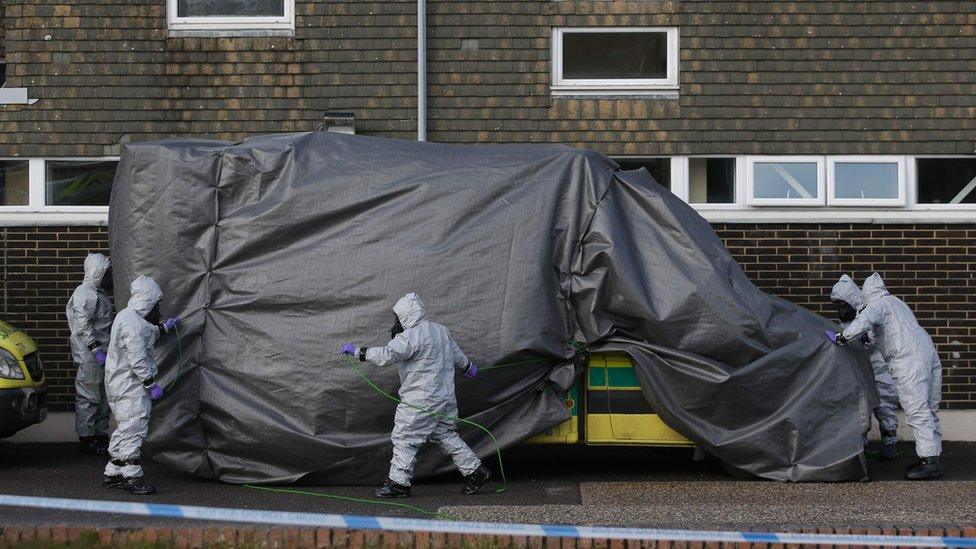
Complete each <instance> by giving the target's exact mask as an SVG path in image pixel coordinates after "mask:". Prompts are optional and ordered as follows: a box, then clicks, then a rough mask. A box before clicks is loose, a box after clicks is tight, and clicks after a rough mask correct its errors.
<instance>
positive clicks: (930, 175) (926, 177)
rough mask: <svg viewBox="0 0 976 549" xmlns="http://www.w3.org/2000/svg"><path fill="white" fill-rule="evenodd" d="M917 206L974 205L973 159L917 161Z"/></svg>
mask: <svg viewBox="0 0 976 549" xmlns="http://www.w3.org/2000/svg"><path fill="white" fill-rule="evenodd" d="M915 168H916V170H915V171H916V174H917V179H918V203H919V204H976V158H919V159H917V160H916V164H915Z"/></svg>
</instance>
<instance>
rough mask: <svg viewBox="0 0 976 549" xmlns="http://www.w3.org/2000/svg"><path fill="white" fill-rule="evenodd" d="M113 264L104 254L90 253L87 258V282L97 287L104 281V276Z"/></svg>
mask: <svg viewBox="0 0 976 549" xmlns="http://www.w3.org/2000/svg"><path fill="white" fill-rule="evenodd" d="M111 265H112V262H111V261H109V259H108V258H107V257H105V256H104V255H102V254H88V257H86V258H85V281H84V282H85V284H91V285H92V286H95V287H96V288H97V287H98V286H99V285H100V284H101V283H102V277H103V276H105V272H106V271H108V268H109V267H110V266H111Z"/></svg>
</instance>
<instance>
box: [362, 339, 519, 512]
mask: <svg viewBox="0 0 976 549" xmlns="http://www.w3.org/2000/svg"><path fill="white" fill-rule="evenodd" d="M346 362H348V363H349V365H350V366H352V367H353V369H354V370H356V373H357V374H359V377H361V378H363V381H365V382H366V383H368V384H369V386H370V387H372V388H373V389H374V390H375V391H376V392H377V393H379V394H381V395H383V396H385V397H386V398H388V399H390V400H392V401H393V402H396V403H397V404H403V405H404V406H409V407H410V408H413V409H414V410H417V411H420V412H424V413H428V414H431V415H434V416H437V417H440V418H443V419H450V420H454V421H460V422H461V423H464V424H466V425H471V426H474V427H477V428H478V429H481V430H482V431H484V432H485V433H487V434H488V436H489V437H491V440H492V442H494V443H495V454H496V455H497V456H498V473H499V474H500V475H501V477H502V487H501V488H499V489H498V490H495V492H496V493H499V494H500V493H502V492H504V491H505V490H506V489H508V479H507V478H506V477H505V465H504V464H503V463H502V447H501V445H500V444H499V443H498V439H496V438H495V435H493V434H491V431H489V430H488V428H487V427H484V426H483V425H481V424H480V423H477V422H475V421H471V420H468V419H464V418H460V417H455V416H451V415H448V414H443V413H441V412H437V411H434V410H429V409H427V408H424V407H422V406H417V405H416V404H411V403H409V402H403V401H402V400H400V399H399V398H397V397H395V396H393V395H391V394H390V393H387V392H386V391H384V390H383V389H381V388H380V387H379V386H378V385H376V384H375V383H373V380H371V379H369V377H367V376H366V374H365V373H364V372H363V371H362V370H361V369H360V368H359V366H357V365H356V361H354V360H353V359H352V357H351V356H349V355H346Z"/></svg>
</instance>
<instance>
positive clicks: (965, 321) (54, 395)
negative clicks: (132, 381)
mask: <svg viewBox="0 0 976 549" xmlns="http://www.w3.org/2000/svg"><path fill="white" fill-rule="evenodd" d="M715 229H716V231H717V232H718V234H719V236H720V237H722V239H723V240H724V241H725V242H726V245H727V246H728V248H729V250H730V251H731V252H732V254H733V255H734V256H735V258H736V259H737V260H738V261H739V263H740V264H741V265H742V266H743V268H744V269H745V271H746V273H747V274H748V275H749V277H750V279H752V280H753V281H754V282H755V283H756V284H757V285H758V286H759V287H760V288H762V289H763V290H765V291H767V292H769V293H772V294H775V295H779V296H782V297H784V298H786V299H789V300H790V301H793V302H795V303H799V304H801V305H804V306H806V307H808V308H810V309H812V310H814V311H817V312H820V313H822V314H826V315H828V316H830V317H832V316H833V310H832V307H831V306H830V299H829V291H830V287H831V286H832V285H833V283H834V282H836V280H837V277H839V276H840V274H841V273H844V272H847V273H850V274H852V275H853V276H854V278H855V279H856V280H857V281H858V282H861V281H862V280H863V279H864V278H865V277H866V276H867V275H869V274H870V273H871V272H873V271H875V270H877V271H879V272H881V273H882V275H883V276H884V277H885V280H886V282H887V284H888V287H889V288H890V289H891V291H892V292H893V293H894V294H896V295H898V296H899V297H901V298H903V299H904V300H905V301H906V302H907V303H908V304H909V306H911V307H912V309H913V310H914V311H915V312H916V314H917V315H918V317H919V320H920V321H921V322H922V324H923V325H924V326H925V328H926V329H927V330H928V331H929V333H930V334H931V335H932V338H933V340H934V341H935V343H936V345H937V346H938V349H939V354H940V356H941V357H942V361H943V362H942V363H943V366H944V368H945V370H944V378H943V383H944V386H943V407H944V408H948V409H976V260H974V259H973V258H974V257H976V224H974V225H958V226H947V225H884V226H878V225H828V224H824V225H816V224H793V225H757V224H717V225H716V226H715ZM0 235H2V240H0V242H2V246H3V249H2V250H0V254H2V255H0V257H2V260H3V263H0V265H2V266H3V267H4V268H5V275H4V277H3V287H2V289H0V290H2V292H3V294H2V298H0V305H2V309H0V318H3V319H4V320H7V321H9V322H12V323H13V324H14V325H16V326H18V327H21V328H23V329H24V330H26V331H27V332H28V333H29V334H30V335H31V336H32V337H34V338H35V340H36V341H37V343H38V345H39V346H40V348H41V352H42V353H43V354H42V358H43V360H44V364H45V367H46V370H47V375H48V385H49V386H50V387H51V397H50V402H51V403H52V408H53V409H55V410H67V409H70V407H71V404H72V402H73V398H74V397H73V387H74V386H73V376H74V372H73V365H72V363H71V356H70V353H69V351H68V346H67V339H68V331H67V325H66V322H65V319H64V305H65V302H66V301H67V299H68V296H70V295H71V292H72V290H73V289H74V287H75V286H76V285H77V284H79V283H80V282H81V278H82V275H83V268H82V262H83V260H84V257H85V255H86V254H87V253H88V252H89V251H102V252H103V253H107V247H108V242H107V231H106V229H105V228H104V227H6V228H0Z"/></svg>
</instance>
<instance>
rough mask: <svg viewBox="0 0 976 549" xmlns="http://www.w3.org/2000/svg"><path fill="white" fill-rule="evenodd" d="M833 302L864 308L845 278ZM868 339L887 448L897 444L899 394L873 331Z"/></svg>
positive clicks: (850, 281)
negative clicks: (889, 445) (888, 445)
mask: <svg viewBox="0 0 976 549" xmlns="http://www.w3.org/2000/svg"><path fill="white" fill-rule="evenodd" d="M830 300H831V301H837V300H841V301H843V302H845V303H847V304H848V305H850V306H851V308H852V309H854V310H855V311H860V310H861V309H862V308H864V294H863V293H861V289H860V288H858V287H857V283H855V282H854V279H852V278H851V277H849V276H847V275H846V274H845V275H842V276H841V277H840V280H838V281H837V283H836V284H834V287H833V288H831V290H830ZM849 324H850V323H848V322H842V323H841V326H843V327H844V328H847V326H848V325H849ZM868 337H869V338H870V339H871V344H870V345H869V346H868V356H869V357H870V358H871V368H872V369H873V370H874V383H875V385H876V386H877V388H878V405H877V406H876V407H875V408H874V417H876V418H878V425H879V426H880V427H881V436H882V439H881V440H882V442H883V443H884V444H895V443H897V442H898V435H897V431H898V413H897V409H898V394H897V392H896V390H895V380H894V379H892V377H891V372H890V371H889V370H888V364H886V363H885V360H884V357H882V356H881V350H880V349H879V348H878V345H877V342H876V340H875V336H874V330H868Z"/></svg>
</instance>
